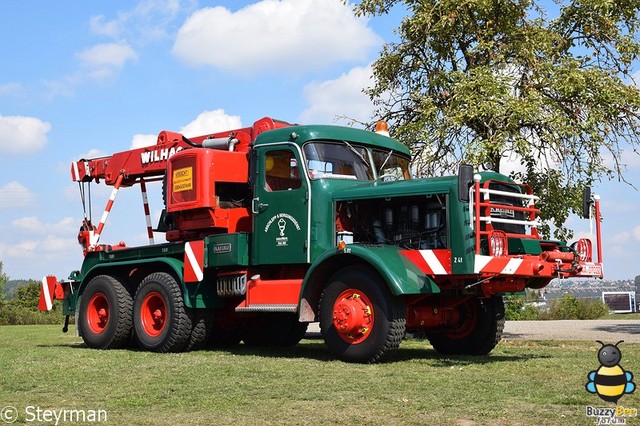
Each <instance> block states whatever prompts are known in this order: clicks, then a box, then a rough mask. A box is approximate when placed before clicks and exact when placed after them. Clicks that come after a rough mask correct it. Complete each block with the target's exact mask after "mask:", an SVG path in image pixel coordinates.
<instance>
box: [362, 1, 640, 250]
mask: <svg viewBox="0 0 640 426" xmlns="http://www.w3.org/2000/svg"><path fill="white" fill-rule="evenodd" d="M545 4H546V5H549V6H550V9H549V10H545V9H544V8H543V6H542V3H538V2H536V1H533V0H462V1H461V0H362V1H360V2H358V3H357V4H356V6H355V12H356V14H358V15H365V16H375V15H381V14H385V13H387V12H389V11H390V10H391V8H393V7H394V6H399V7H405V8H406V9H407V11H408V15H407V16H406V17H405V18H404V19H403V21H402V23H401V25H400V27H399V28H398V30H397V33H398V34H397V35H398V38H399V40H398V41H397V42H395V43H390V44H387V45H385V46H384V47H383V50H382V52H381V55H380V58H379V59H378V60H377V61H376V62H375V63H374V65H373V73H374V85H373V87H370V88H368V89H367V90H366V91H367V93H368V94H369V96H370V97H371V98H372V100H374V102H375V103H376V105H377V106H378V108H379V110H378V111H377V116H378V117H381V118H383V119H385V120H387V121H388V122H389V124H390V125H391V127H392V130H393V134H394V136H395V137H396V138H398V139H400V140H401V141H403V142H404V143H406V144H407V145H408V146H409V147H411V149H412V151H413V153H414V158H415V160H414V163H415V164H414V166H415V167H416V169H417V170H418V172H419V175H422V176H423V175H433V174H439V173H443V172H453V171H455V170H456V169H457V167H458V165H459V164H460V163H463V162H464V163H467V164H472V165H474V166H476V167H477V168H478V169H485V170H494V171H501V172H503V173H504V172H507V173H510V174H511V175H512V177H514V178H516V179H518V180H520V181H526V182H528V183H531V184H532V186H533V187H534V190H535V192H536V193H538V194H539V195H541V196H542V197H543V200H546V201H545V202H543V204H541V208H542V213H541V218H542V219H543V220H545V221H546V222H545V223H546V226H545V228H544V229H543V231H546V233H549V230H550V227H549V225H553V226H554V227H556V228H558V229H557V231H556V237H565V238H566V237H568V236H570V234H571V232H570V231H569V230H567V229H566V228H564V226H563V225H564V222H565V221H566V219H567V217H568V214H569V212H570V211H574V212H577V211H578V210H579V205H580V192H581V191H580V190H581V188H582V187H584V186H586V185H592V184H593V183H595V182H598V181H601V180H603V179H611V178H614V177H617V178H619V179H622V180H624V172H625V166H624V164H623V161H622V156H623V153H624V152H625V149H629V150H630V151H631V150H632V151H635V152H636V154H637V153H638V148H639V146H640V144H639V142H638V136H640V116H639V112H640V93H639V91H638V89H637V87H636V86H635V83H634V82H633V79H632V76H631V72H632V69H633V65H634V61H637V60H638V58H639V55H640V43H639V38H638V28H639V24H640V17H639V16H640V13H639V12H640V3H639V2H638V1H636V0H616V1H614V0H555V1H554V2H551V1H547V2H545ZM508 159H511V160H515V161H516V162H518V163H519V166H518V167H516V168H515V169H513V170H510V171H509V170H506V167H505V166H506V165H508V163H507V162H506V160H508ZM501 168H502V170H501Z"/></svg>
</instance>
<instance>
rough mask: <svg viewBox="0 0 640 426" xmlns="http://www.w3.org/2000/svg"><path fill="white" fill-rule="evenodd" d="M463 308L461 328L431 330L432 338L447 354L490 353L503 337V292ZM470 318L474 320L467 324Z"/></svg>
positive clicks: (433, 344)
mask: <svg viewBox="0 0 640 426" xmlns="http://www.w3.org/2000/svg"><path fill="white" fill-rule="evenodd" d="M462 309H463V312H462V316H461V328H460V329H457V330H450V331H444V332H439V333H429V334H428V335H427V337H428V338H429V342H430V343H431V345H432V346H433V348H434V349H435V350H436V351H438V352H439V353H441V354H445V355H487V354H488V353H489V352H491V351H492V350H493V348H495V347H496V345H497V344H498V342H499V341H500V339H501V338H502V332H503V330H504V318H505V316H504V301H503V299H502V296H493V297H492V298H490V299H479V298H476V299H472V300H470V301H469V302H467V303H466V304H465V305H463V307H462ZM466 321H470V323H471V324H465V322H466Z"/></svg>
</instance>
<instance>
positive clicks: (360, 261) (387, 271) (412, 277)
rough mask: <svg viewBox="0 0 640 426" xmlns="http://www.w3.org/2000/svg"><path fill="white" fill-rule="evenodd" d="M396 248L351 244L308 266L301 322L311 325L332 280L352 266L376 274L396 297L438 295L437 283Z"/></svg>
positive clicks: (328, 253) (301, 307)
mask: <svg viewBox="0 0 640 426" xmlns="http://www.w3.org/2000/svg"><path fill="white" fill-rule="evenodd" d="M401 251H403V249H401V248H399V247H397V246H390V245H382V244H376V245H372V244H362V245H361V244H353V245H347V246H346V247H344V248H343V249H342V250H338V249H331V250H328V251H326V252H325V253H323V254H322V255H321V256H319V257H318V258H317V259H316V260H315V261H314V262H313V264H312V265H311V267H310V268H309V270H308V271H307V274H306V276H305V278H304V282H303V284H302V291H301V296H300V303H299V312H300V321H314V320H315V317H316V314H317V312H316V311H317V307H318V302H319V300H320V296H321V295H322V291H323V289H324V287H325V286H326V285H327V284H328V282H329V279H330V278H331V276H332V275H333V274H334V273H335V272H336V271H337V270H339V269H341V268H343V267H346V266H351V265H365V266H368V267H370V268H371V269H372V270H374V271H375V272H377V273H378V274H379V275H380V277H381V278H382V279H383V280H384V282H385V283H386V284H387V286H388V287H389V290H390V291H391V293H392V294H393V295H395V296H401V295H413V294H433V293H440V289H439V288H438V286H437V285H436V283H435V282H434V281H433V280H432V279H431V278H430V277H429V276H427V275H425V273H424V272H422V271H421V270H420V269H419V268H418V267H417V266H416V265H415V264H414V263H412V262H411V261H410V260H409V259H408V258H407V257H406V256H403V255H402V254H401V253H400V252H401Z"/></svg>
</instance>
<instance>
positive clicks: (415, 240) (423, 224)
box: [336, 194, 449, 250]
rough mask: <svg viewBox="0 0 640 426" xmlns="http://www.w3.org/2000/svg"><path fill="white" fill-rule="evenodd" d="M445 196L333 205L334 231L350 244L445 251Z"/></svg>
mask: <svg viewBox="0 0 640 426" xmlns="http://www.w3.org/2000/svg"><path fill="white" fill-rule="evenodd" d="M447 202H448V196H447V195H445V194H429V195H420V196H409V197H395V198H375V199H369V200H354V201H339V202H337V203H336V232H337V233H338V238H339V239H344V238H345V235H348V238H349V240H352V241H351V242H354V243H364V244H391V245H396V246H399V247H402V248H405V249H414V250H433V249H443V248H447V247H448V245H449V229H448V222H447V214H446V213H447Z"/></svg>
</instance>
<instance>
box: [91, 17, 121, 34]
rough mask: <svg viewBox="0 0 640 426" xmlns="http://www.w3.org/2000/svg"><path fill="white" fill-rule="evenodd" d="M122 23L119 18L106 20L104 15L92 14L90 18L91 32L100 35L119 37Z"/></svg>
mask: <svg viewBox="0 0 640 426" xmlns="http://www.w3.org/2000/svg"><path fill="white" fill-rule="evenodd" d="M120 26H121V23H120V22H119V21H118V20H115V19H114V20H112V21H105V16H104V15H97V16H92V17H91V19H90V20H89V28H91V32H93V33H94V34H98V35H103V36H107V37H112V38H117V37H118V35H119V34H120Z"/></svg>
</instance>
